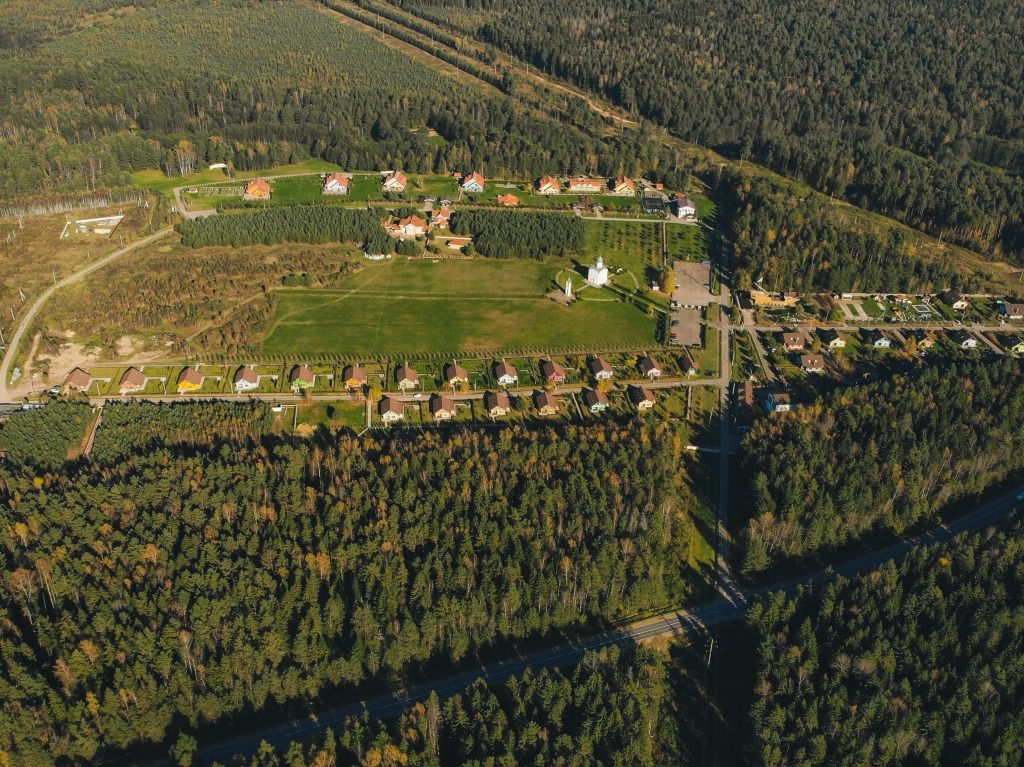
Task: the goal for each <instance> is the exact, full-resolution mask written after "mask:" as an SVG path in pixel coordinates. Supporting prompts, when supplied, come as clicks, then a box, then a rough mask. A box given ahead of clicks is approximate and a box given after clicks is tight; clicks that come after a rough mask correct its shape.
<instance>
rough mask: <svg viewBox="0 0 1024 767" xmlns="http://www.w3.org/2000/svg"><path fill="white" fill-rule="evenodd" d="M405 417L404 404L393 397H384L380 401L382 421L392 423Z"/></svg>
mask: <svg viewBox="0 0 1024 767" xmlns="http://www.w3.org/2000/svg"><path fill="white" fill-rule="evenodd" d="M403 418H405V405H403V404H402V403H401V402H399V401H398V400H397V399H395V398H394V397H384V398H383V399H382V400H381V401H380V420H382V421H383V422H384V423H394V422H395V421H401V420H402V419H403Z"/></svg>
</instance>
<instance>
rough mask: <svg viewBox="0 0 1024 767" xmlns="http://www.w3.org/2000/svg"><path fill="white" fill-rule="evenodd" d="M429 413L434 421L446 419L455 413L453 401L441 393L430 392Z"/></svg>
mask: <svg viewBox="0 0 1024 767" xmlns="http://www.w3.org/2000/svg"><path fill="white" fill-rule="evenodd" d="M430 414H431V415H432V416H434V420H435V421H447V420H448V419H450V418H452V417H454V415H455V402H453V401H452V399H451V398H450V397H445V396H444V395H443V394H431V395H430Z"/></svg>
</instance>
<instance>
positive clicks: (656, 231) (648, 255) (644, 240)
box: [586, 221, 662, 288]
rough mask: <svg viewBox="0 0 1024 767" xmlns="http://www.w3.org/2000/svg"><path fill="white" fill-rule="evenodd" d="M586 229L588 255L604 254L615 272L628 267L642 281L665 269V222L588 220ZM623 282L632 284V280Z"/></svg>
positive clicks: (645, 281) (592, 257) (595, 256)
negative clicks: (662, 241)
mask: <svg viewBox="0 0 1024 767" xmlns="http://www.w3.org/2000/svg"><path fill="white" fill-rule="evenodd" d="M586 232H587V241H586V248H587V257H588V258H590V259H596V258H597V257H598V256H603V257H604V260H605V263H606V264H608V267H609V268H610V269H611V270H612V272H614V271H615V269H617V268H621V269H625V270H627V271H628V272H630V273H632V274H633V276H634V277H636V278H637V280H639V281H640V283H641V284H644V283H647V282H649V281H650V280H651V279H654V278H656V277H657V275H658V274H659V273H660V272H661V267H662V257H661V224H657V223H650V224H642V223H632V222H626V221H587V222H586ZM620 282H621V279H620ZM623 284H624V285H625V287H627V288H630V287H632V284H631V283H623Z"/></svg>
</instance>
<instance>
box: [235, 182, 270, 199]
mask: <svg viewBox="0 0 1024 767" xmlns="http://www.w3.org/2000/svg"><path fill="white" fill-rule="evenodd" d="M242 199H244V200H269V199H270V182H269V181H264V180H263V179H262V178H254V179H253V180H252V181H250V182H249V183H248V184H246V185H245V192H244V193H243V194H242Z"/></svg>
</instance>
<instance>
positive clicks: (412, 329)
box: [263, 259, 655, 356]
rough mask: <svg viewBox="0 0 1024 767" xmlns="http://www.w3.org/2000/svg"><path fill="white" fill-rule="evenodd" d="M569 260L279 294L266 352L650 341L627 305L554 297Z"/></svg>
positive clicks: (396, 274) (459, 267)
mask: <svg viewBox="0 0 1024 767" xmlns="http://www.w3.org/2000/svg"><path fill="white" fill-rule="evenodd" d="M562 266H564V264H554V263H539V262H534V261H488V260H482V259H478V260H474V261H439V262H436V263H435V262H430V261H405V260H401V259H395V260H393V261H390V262H387V263H384V264H372V265H369V266H367V267H366V268H365V269H363V270H361V271H360V272H359V273H358V274H356V275H354V276H353V277H351V278H350V279H349V280H347V281H345V282H343V283H342V284H341V285H340V286H339V287H338V288H337V289H334V290H331V291H307V290H300V291H281V293H280V294H279V303H278V308H277V317H276V319H275V322H274V325H273V327H272V328H271V332H270V334H269V336H268V337H267V339H266V341H265V342H264V346H263V350H264V352H265V353H266V354H275V355H277V354H282V355H290V356H301V355H340V356H358V355H363V356H365V355H371V354H415V353H418V352H419V353H427V352H433V351H456V350H473V349H480V350H483V349H487V350H497V351H500V350H512V349H566V348H582V347H604V348H608V347H612V346H621V347H633V346H642V345H644V344H649V343H651V341H653V339H654V332H655V322H654V320H653V319H652V318H650V317H648V316H647V315H646V314H644V313H643V312H642V311H640V310H639V309H637V308H636V307H635V306H632V305H630V304H624V303H622V302H620V301H615V300H607V301H602V300H588V301H579V302H577V303H576V304H575V305H573V306H571V307H561V306H559V305H558V304H556V303H554V302H553V301H551V300H549V299H547V298H546V297H545V293H547V292H548V291H549V290H550V289H552V288H553V287H554V286H553V283H552V278H553V277H554V275H555V274H556V273H557V272H558V271H559V269H560V268H561V267H562ZM591 293H592V294H593V297H595V298H596V297H597V296H598V295H600V294H597V293H594V292H593V291H591ZM609 297H610V296H609Z"/></svg>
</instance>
